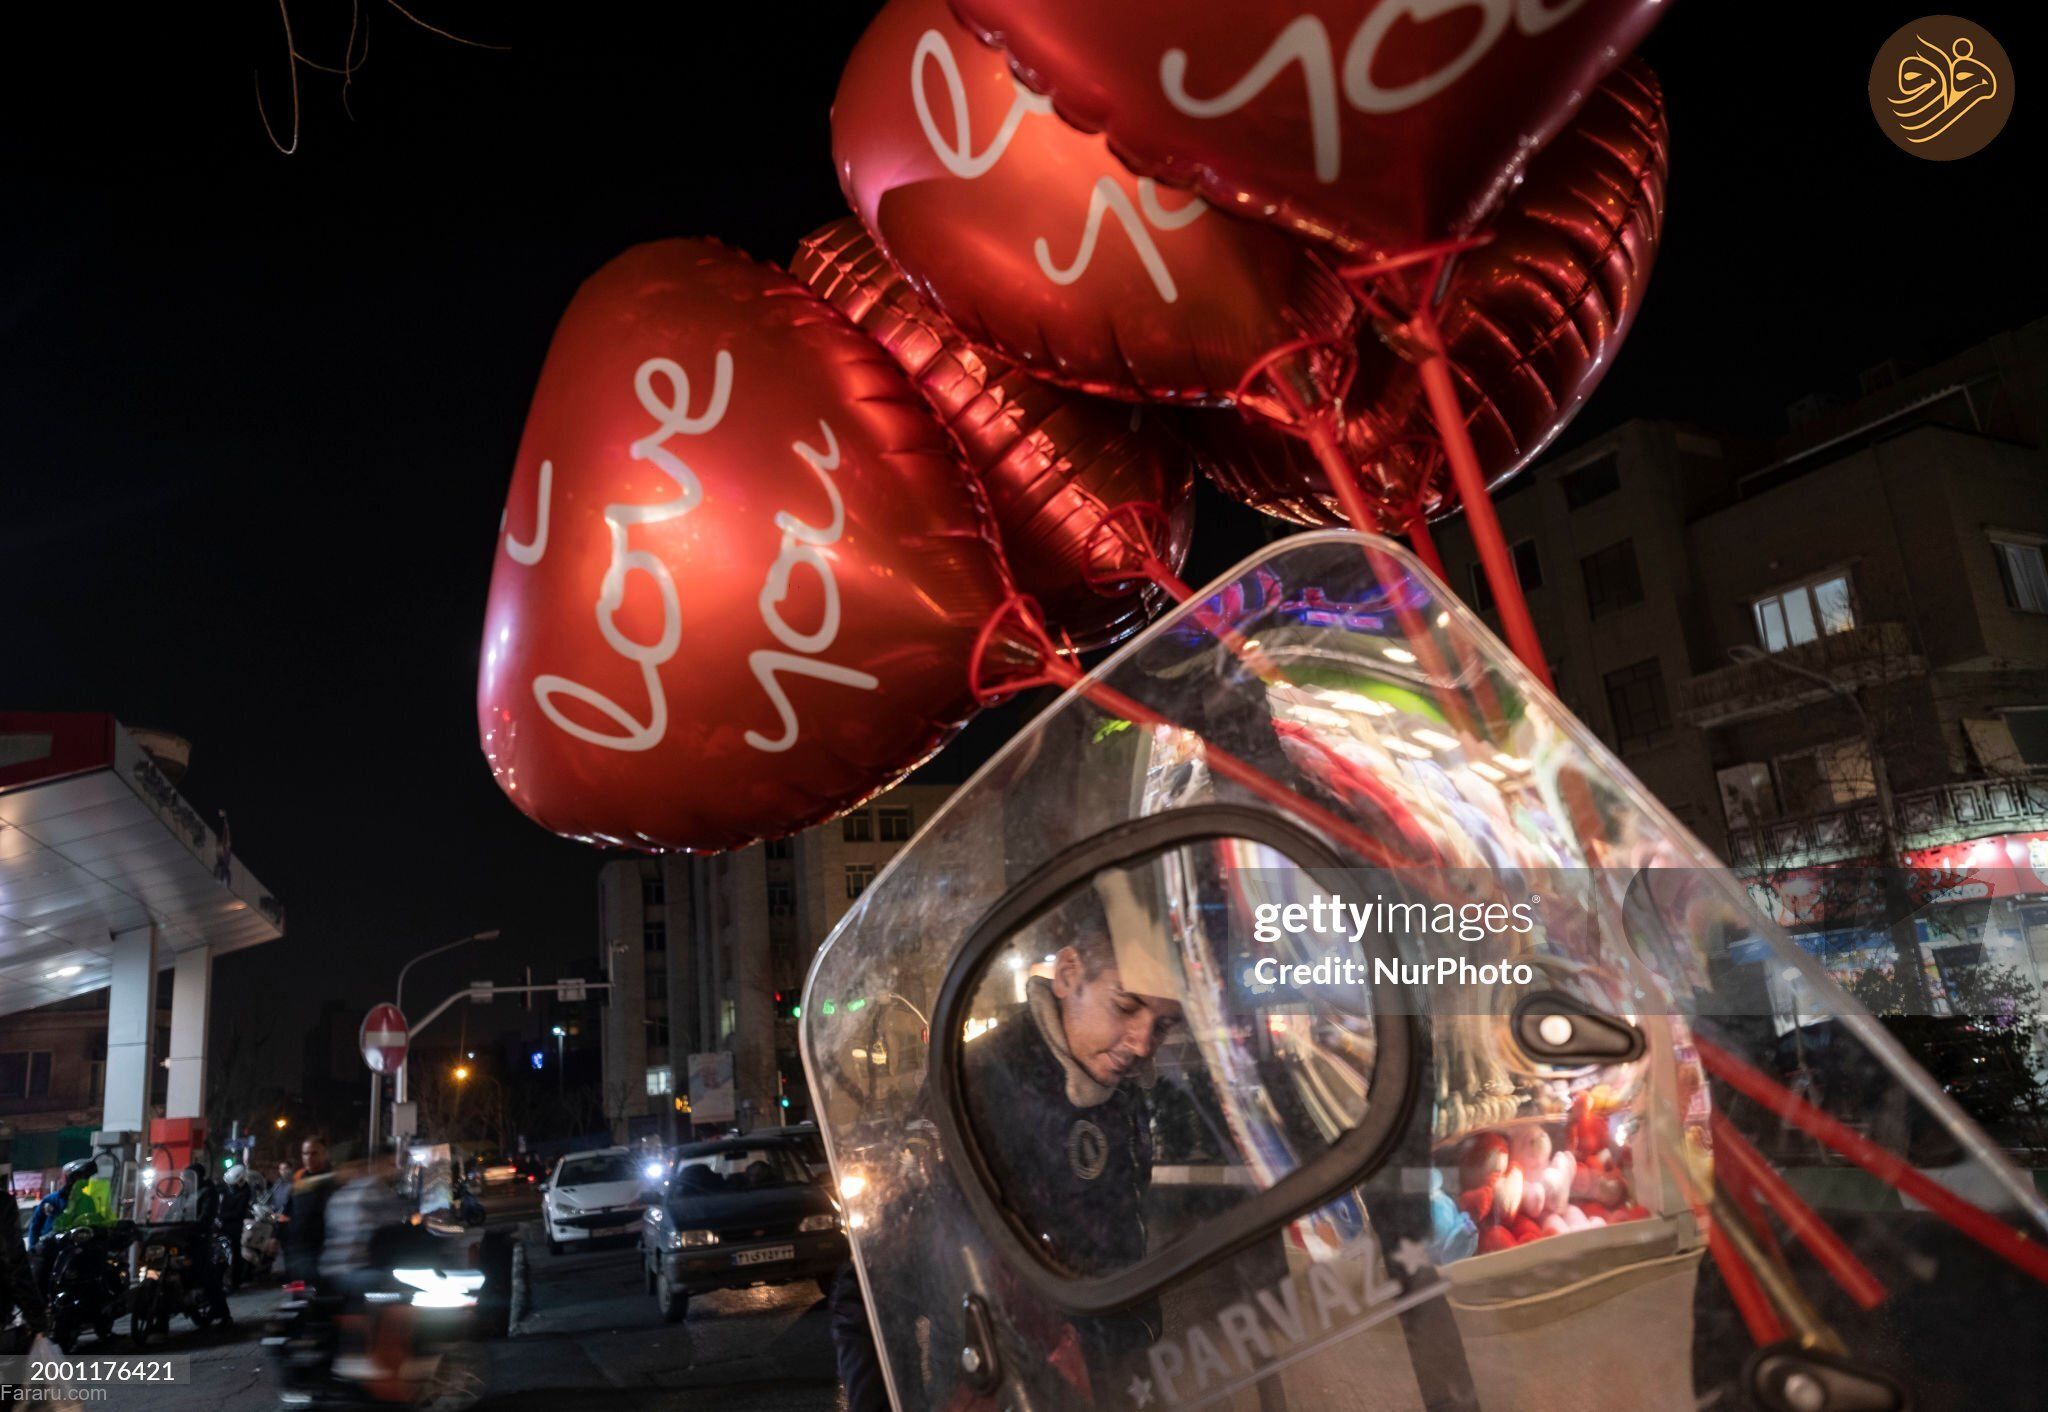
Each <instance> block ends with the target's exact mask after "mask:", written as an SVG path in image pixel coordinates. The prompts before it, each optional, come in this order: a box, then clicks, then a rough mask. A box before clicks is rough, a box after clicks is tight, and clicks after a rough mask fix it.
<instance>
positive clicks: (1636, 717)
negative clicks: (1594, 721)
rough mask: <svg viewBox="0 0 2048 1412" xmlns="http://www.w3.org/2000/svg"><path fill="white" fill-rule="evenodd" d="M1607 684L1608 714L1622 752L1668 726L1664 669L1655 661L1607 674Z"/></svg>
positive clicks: (1650, 660) (1653, 658)
mask: <svg viewBox="0 0 2048 1412" xmlns="http://www.w3.org/2000/svg"><path fill="white" fill-rule="evenodd" d="M1606 683H1607V711H1608V714H1609V715H1611V716H1613V718H1614V739H1615V744H1616V745H1617V746H1619V747H1620V748H1621V749H1624V750H1626V749H1627V748H1628V747H1629V746H1631V745H1639V744H1642V743H1644V742H1646V741H1649V740H1650V739H1652V738H1653V737H1655V736H1656V735H1657V733H1658V732H1660V731H1662V730H1664V729H1665V728H1666V727H1668V726H1669V725H1670V724H1671V714H1670V712H1669V711H1668V710H1667V709H1666V707H1665V705H1664V668H1663V665H1662V664H1661V663H1659V662H1658V661H1657V659H1656V658H1655V657H1651V658H1648V659H1647V660H1645V661H1641V662H1637V663H1636V664H1634V665H1633V666H1628V667H1623V668H1622V669H1621V670H1620V671H1618V672H1609V673H1608V674H1607V676H1606Z"/></svg>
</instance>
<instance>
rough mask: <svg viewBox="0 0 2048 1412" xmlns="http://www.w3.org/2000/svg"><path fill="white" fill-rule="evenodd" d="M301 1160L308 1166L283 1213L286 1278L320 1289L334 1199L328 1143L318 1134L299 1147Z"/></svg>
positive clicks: (286, 1198) (297, 1181)
mask: <svg viewBox="0 0 2048 1412" xmlns="http://www.w3.org/2000/svg"><path fill="white" fill-rule="evenodd" d="M299 1160H300V1161H301V1162H303V1163H304V1164H305V1165H304V1167H303V1168H302V1169H301V1170H300V1172H299V1176H298V1179H297V1180H296V1181H294V1182H293V1183H292V1186H291V1190H290V1191H289V1192H288V1193H286V1195H285V1204H284V1206H283V1207H282V1208H281V1209H280V1211H279V1220H280V1221H282V1222H283V1223H284V1269H285V1278H287V1279H291V1280H298V1281H300V1282H301V1283H303V1284H307V1285H312V1286H317V1285H318V1284H319V1283H320V1247H321V1245H322V1244H323V1243H324V1242H325V1241H326V1239H327V1203H328V1201H329V1200H330V1199H331V1198H332V1197H333V1195H334V1169H333V1168H332V1167H331V1166H330V1165H329V1164H328V1157H327V1139H326V1138H325V1137H323V1136H321V1135H320V1134H318V1133H315V1134H313V1135H311V1136H310V1137H308V1138H307V1139H306V1140H305V1142H303V1143H301V1144H300V1146H299Z"/></svg>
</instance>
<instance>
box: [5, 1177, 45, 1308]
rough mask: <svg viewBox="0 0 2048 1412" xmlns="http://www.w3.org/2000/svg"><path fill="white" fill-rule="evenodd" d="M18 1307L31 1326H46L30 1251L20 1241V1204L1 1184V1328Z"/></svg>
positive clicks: (41, 1297)
mask: <svg viewBox="0 0 2048 1412" xmlns="http://www.w3.org/2000/svg"><path fill="white" fill-rule="evenodd" d="M17 1309H19V1310H20V1311H21V1313H22V1317H23V1318H24V1319H26V1320H27V1321H28V1326H29V1327H30V1328H32V1329H36V1330H38V1331H40V1330H41V1329H42V1327H43V1294H42V1291H41V1290H39V1289H38V1288H36V1279H35V1275H34V1273H33V1271H32V1270H31V1269H30V1266H29V1260H28V1252H27V1251H26V1250H24V1249H23V1248H22V1244H21V1208H20V1207H19V1206H17V1205H16V1204H15V1201H14V1193H13V1192H11V1191H9V1190H7V1188H6V1187H4V1186H0V1328H4V1327H6V1325H7V1322H8V1321H9V1320H10V1319H12V1318H13V1317H14V1311H15V1310H17Z"/></svg>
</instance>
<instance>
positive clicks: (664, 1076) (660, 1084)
mask: <svg viewBox="0 0 2048 1412" xmlns="http://www.w3.org/2000/svg"><path fill="white" fill-rule="evenodd" d="M675 1090H676V1078H675V1070H673V1069H671V1068H670V1067H669V1066H668V1065H666V1064H661V1065H658V1066H656V1067H655V1068H652V1069H649V1070H648V1071H647V1092H648V1093H649V1094H650V1095H652V1094H662V1093H674V1092H675Z"/></svg>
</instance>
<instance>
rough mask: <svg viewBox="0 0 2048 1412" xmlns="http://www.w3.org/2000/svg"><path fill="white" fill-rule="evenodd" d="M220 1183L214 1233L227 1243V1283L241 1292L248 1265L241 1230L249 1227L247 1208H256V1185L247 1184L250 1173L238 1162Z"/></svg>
mask: <svg viewBox="0 0 2048 1412" xmlns="http://www.w3.org/2000/svg"><path fill="white" fill-rule="evenodd" d="M220 1181H221V1196H220V1215H219V1217H218V1219H217V1220H216V1222H215V1229H217V1230H218V1231H219V1232H220V1233H221V1235H222V1236H224V1237H226V1239H227V1243H228V1259H229V1283H230V1284H232V1285H233V1286H235V1287H236V1288H240V1286H241V1284H242V1281H244V1280H246V1279H247V1278H248V1277H249V1265H248V1261H246V1260H245V1259H243V1258H242V1228H243V1227H244V1226H245V1225H247V1224H248V1221H249V1211H250V1208H251V1207H252V1206H253V1205H254V1204H255V1198H256V1193H255V1192H254V1190H253V1188H254V1186H255V1183H254V1182H252V1181H250V1180H249V1169H248V1168H247V1167H246V1166H244V1165H243V1164H241V1163H240V1162H237V1163H235V1164H234V1165H233V1166H231V1167H229V1168H228V1169H227V1171H226V1172H224V1173H222V1174H221V1179H220Z"/></svg>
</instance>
